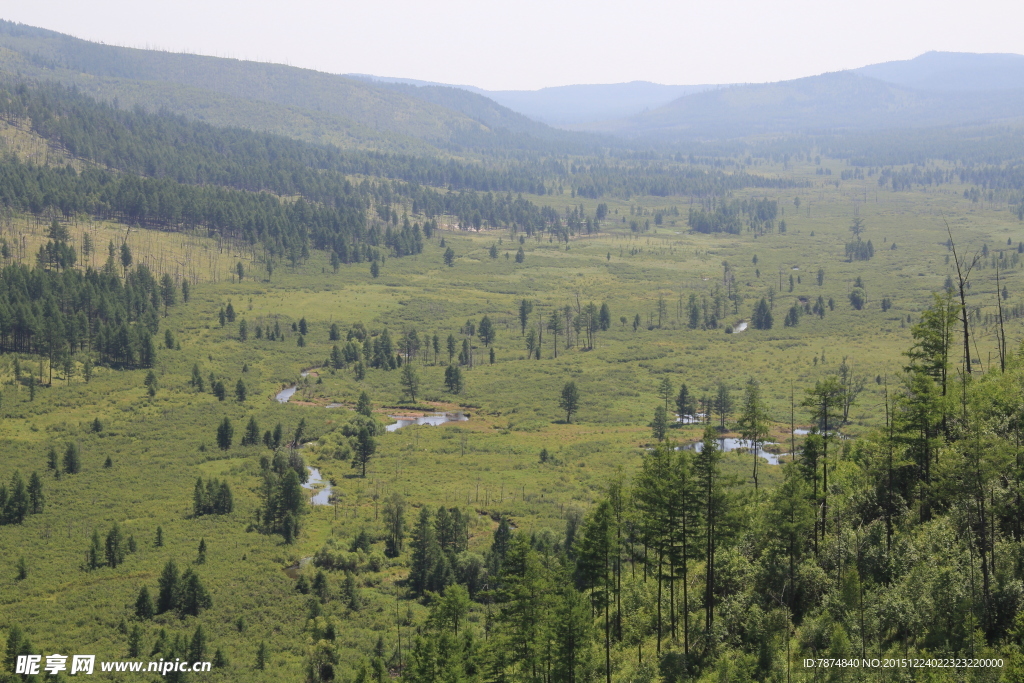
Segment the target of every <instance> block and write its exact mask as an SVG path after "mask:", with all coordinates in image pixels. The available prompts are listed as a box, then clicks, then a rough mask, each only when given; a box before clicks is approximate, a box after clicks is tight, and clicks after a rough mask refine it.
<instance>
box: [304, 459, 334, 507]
mask: <svg viewBox="0 0 1024 683" xmlns="http://www.w3.org/2000/svg"><path fill="white" fill-rule="evenodd" d="M306 469H307V470H309V479H307V480H306V483H305V484H303V485H302V488H304V489H309V490H310V491H312V492H313V495H312V496H311V497H310V499H309V504H310V505H330V504H331V482H329V481H324V479H323V477H321V476H320V470H318V469H317V468H315V467H306Z"/></svg>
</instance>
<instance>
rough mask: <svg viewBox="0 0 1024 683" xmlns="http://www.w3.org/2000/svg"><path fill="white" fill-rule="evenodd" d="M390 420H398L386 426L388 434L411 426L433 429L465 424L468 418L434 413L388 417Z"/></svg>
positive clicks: (458, 414) (456, 414)
mask: <svg viewBox="0 0 1024 683" xmlns="http://www.w3.org/2000/svg"><path fill="white" fill-rule="evenodd" d="M388 417H390V418H391V419H392V420H398V422H396V423H395V424H393V425H388V426H387V427H386V429H387V430H388V431H389V432H394V431H397V430H399V429H401V428H402V427H409V426H411V425H432V426H434V427H436V426H438V425H443V424H444V423H446V422H466V421H467V420H469V418H468V417H466V416H465V415H463V414H462V413H435V414H433V415H423V416H421V417H405V416H402V415H388Z"/></svg>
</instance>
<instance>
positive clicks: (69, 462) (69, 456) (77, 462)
mask: <svg viewBox="0 0 1024 683" xmlns="http://www.w3.org/2000/svg"><path fill="white" fill-rule="evenodd" d="M64 471H65V472H66V473H68V474H78V473H79V472H81V471H82V458H81V454H80V453H79V451H78V445H77V444H74V443H69V444H68V447H67V448H66V449H65V450H64Z"/></svg>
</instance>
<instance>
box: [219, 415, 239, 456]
mask: <svg viewBox="0 0 1024 683" xmlns="http://www.w3.org/2000/svg"><path fill="white" fill-rule="evenodd" d="M234 434H235V428H234V427H232V426H231V420H230V419H229V418H227V417H225V418H224V419H223V420H222V421H221V423H220V426H218V427H217V446H218V447H219V448H220V449H221V450H222V451H226V450H228V449H229V448H231V440H232V438H233V437H234Z"/></svg>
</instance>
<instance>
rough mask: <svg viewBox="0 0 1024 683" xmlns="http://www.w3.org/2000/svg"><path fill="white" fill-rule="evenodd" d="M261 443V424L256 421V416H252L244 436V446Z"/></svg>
mask: <svg viewBox="0 0 1024 683" xmlns="http://www.w3.org/2000/svg"><path fill="white" fill-rule="evenodd" d="M259 443H260V425H259V423H258V422H256V417H255V416H252V417H250V418H249V422H248V424H246V426H245V434H244V435H243V436H242V445H243V446H258V445H259Z"/></svg>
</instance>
